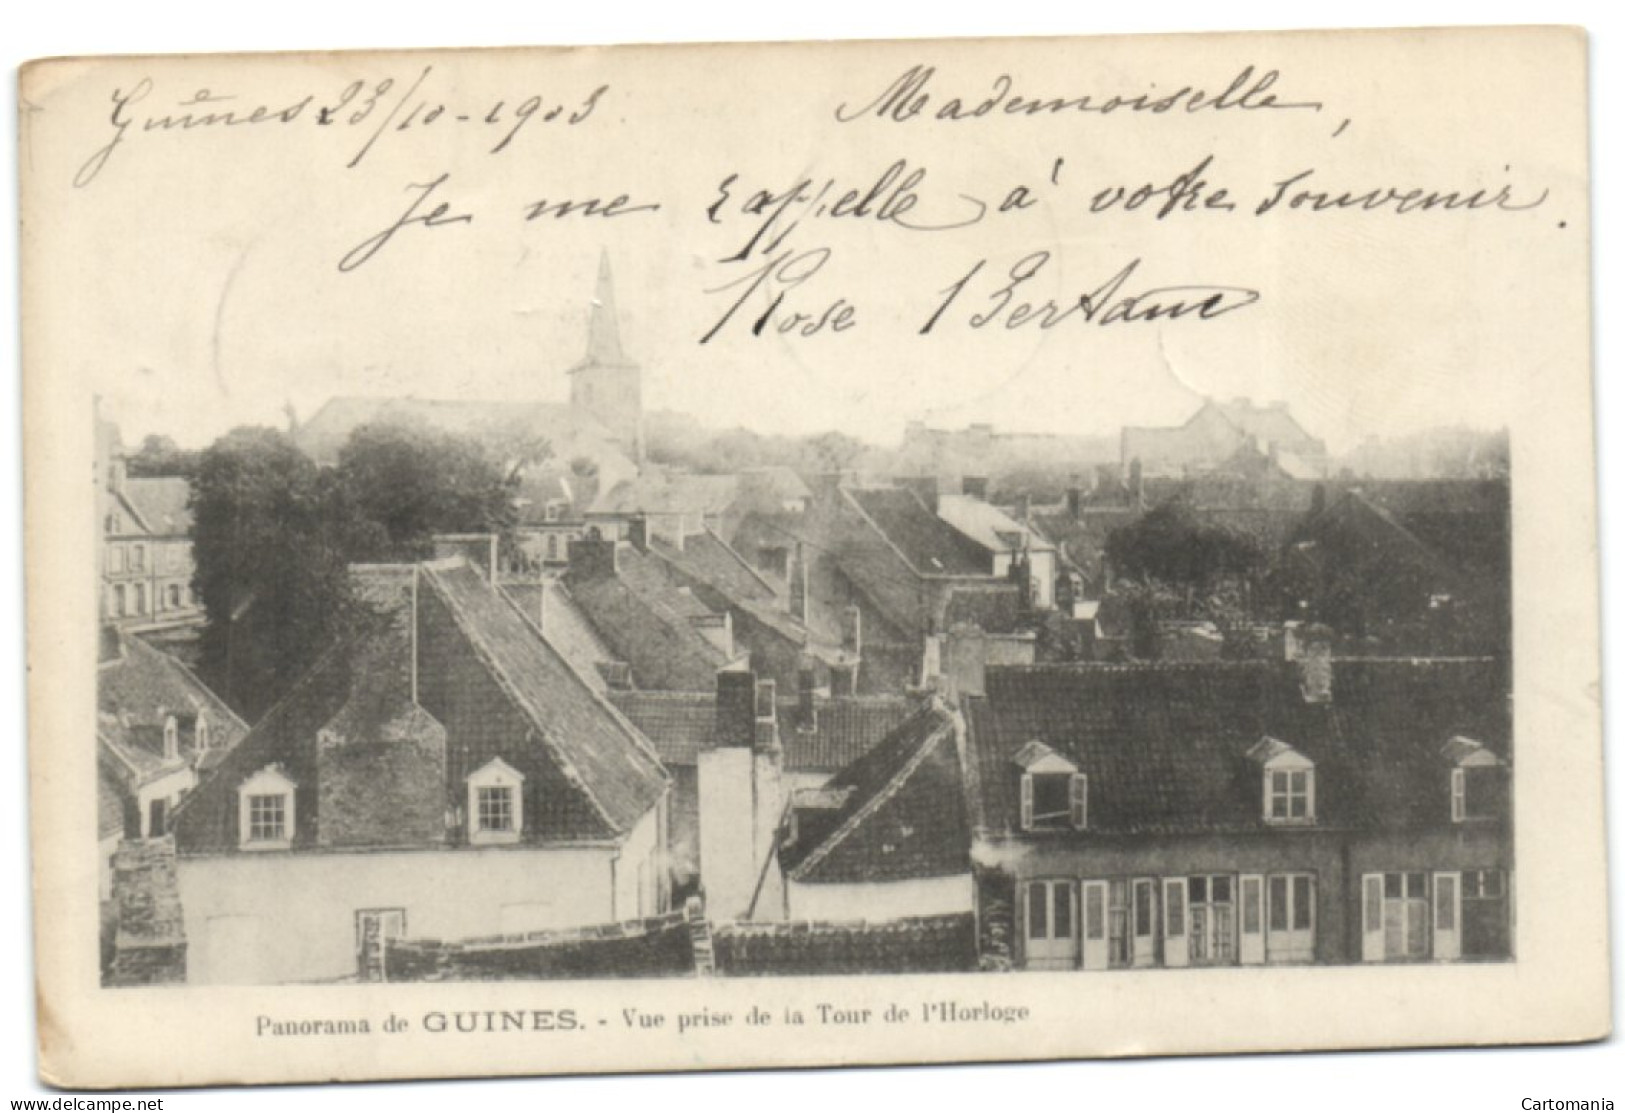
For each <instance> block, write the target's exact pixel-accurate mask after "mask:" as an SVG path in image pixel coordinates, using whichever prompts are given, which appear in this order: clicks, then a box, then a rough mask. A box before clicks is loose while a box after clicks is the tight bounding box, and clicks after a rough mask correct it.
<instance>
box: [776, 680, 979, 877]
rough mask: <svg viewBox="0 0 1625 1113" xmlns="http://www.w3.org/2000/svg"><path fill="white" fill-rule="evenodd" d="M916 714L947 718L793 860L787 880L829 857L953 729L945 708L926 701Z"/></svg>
mask: <svg viewBox="0 0 1625 1113" xmlns="http://www.w3.org/2000/svg"><path fill="white" fill-rule="evenodd" d="M917 714H919V715H921V716H922V717H923V716H926V715H944V716H947V722H945V723H943V724H941V725H940V726H938V727H937V728H936V729H935V730H933V731H932V732H931V733H930V734H928V735H927V736H926V737H925V738H924V739H923V740H921V742H920V743H919V744H918V747H917V748H916V749H915V751H914V753H913V754H912V755H911V756H910V757H909V759H908V760H907V761H906V762H904V763H903V766H902V768H900V769H899V770H898V771H897V772H896V773H895V774H894V775H893V776H892V778H891V779H890V780H889V781H887V782H886V783H885V784H884V785H882V786H881V789H880V791H879V792H877V793H875V794H874V795H873V796H871V797H870V798H869V799H868V800H866V801H865V802H864V804H863V806H862V807H860V808H859V809H858V810H857V811H855V812H853V813H852V814H851V815H850V816H848V817H847V819H846V822H845V823H842V824H841V825H840V826H839V827H837V828H836V829H835V830H834V831H833V832H832V833H831V834H830V835H829V837H828V838H826V839H825V840H824V841H823V842H821V843H819V844H818V845H817V846H816V847H814V848H813V851H812V853H811V854H808V855H807V856H806V857H805V858H803V859H802V860H801V861H800V862H799V863H797V865H796V867H795V869H793V870H791V871H790V878H791V880H793V881H799V880H801V879H802V878H803V877H804V876H806V874H807V871H809V870H810V869H812V868H813V867H814V866H816V865H817V864H818V863H819V862H821V861H823V860H824V859H825V858H827V857H829V856H830V854H832V853H834V851H835V849H836V847H838V846H839V845H840V844H841V843H842V842H844V841H845V840H846V838H847V836H848V835H850V834H851V833H852V832H853V831H855V830H857V828H858V827H859V826H860V825H861V824H862V823H863V821H864V820H866V819H868V818H869V817H870V816H871V815H873V814H874V813H875V812H877V811H879V810H880V808H881V807H882V806H884V805H885V804H886V803H887V802H888V801H890V800H891V799H892V798H893V797H894V796H896V795H897V793H898V792H899V791H900V790H901V789H902V787H903V785H904V784H906V783H907V782H908V779H909V777H911V776H913V775H914V771H915V770H916V769H918V768H919V767H920V766H921V765H923V764H925V759H926V758H927V757H929V756H930V755H931V753H932V751H934V750H935V749H936V748H937V744H938V743H939V742H940V741H941V740H942V735H943V733H944V731H945V730H952V729H953V716H952V714H951V713H950V712H949V711H947V709H945V708H942V707H937V706H935V705H932V704H927V705H926V706H925V707H923V708H921V709H920V711H919V712H917ZM907 725H908V720H906V719H905V720H904V721H903V722H901V723H899V724H898V725H897V727H896V728H895V730H897V731H900V730H902V729H903V728H904V727H906V726H907ZM894 733H895V731H894ZM883 745H885V742H881V743H880V746H883ZM880 746H876V747H875V749H876V750H877V749H879V748H880ZM869 752H870V753H871V754H872V753H874V752H875V751H874V750H870V751H869ZM956 760H957V758H956ZM826 787H827V786H826Z"/></svg>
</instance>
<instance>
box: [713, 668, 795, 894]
mask: <svg viewBox="0 0 1625 1113" xmlns="http://www.w3.org/2000/svg"><path fill="white" fill-rule="evenodd" d="M776 695H777V693H776V692H775V690H774V684H773V682H772V681H771V680H762V681H758V680H757V678H756V676H755V675H754V674H753V673H750V672H745V671H726V670H725V671H722V672H719V673H717V718H716V732H715V738H714V741H713V745H712V746H710V747H709V748H706V749H703V750H701V752H700V755H699V762H698V765H699V768H698V780H699V794H698V795H699V820H700V839H699V843H700V884H701V885H702V886H703V887H704V890H705V900H706V905H707V907H708V909H709V910H710V913H711V915H712V917H713V918H714V919H717V920H723V921H726V920H734V919H740V918H743V917H744V916H746V915H747V914H748V912H749V910H750V905H751V898H752V897H753V895H754V894H755V891H756V881H757V878H758V877H759V876H760V875H761V871H762V869H763V867H764V866H765V865H766V862H767V858H768V855H769V854H770V853H771V852H772V849H773V841H774V835H775V832H776V830H777V827H778V822H779V817H780V815H781V814H782V812H783V810H784V787H783V769H782V766H783V752H782V749H781V748H780V746H779V737H778V714H777V708H776V706H775V699H776Z"/></svg>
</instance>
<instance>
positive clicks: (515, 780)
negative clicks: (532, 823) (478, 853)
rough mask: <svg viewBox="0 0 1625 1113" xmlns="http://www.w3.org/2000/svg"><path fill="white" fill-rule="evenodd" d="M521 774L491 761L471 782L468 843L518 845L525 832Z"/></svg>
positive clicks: (503, 763) (495, 759)
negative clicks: (521, 835)
mask: <svg viewBox="0 0 1625 1113" xmlns="http://www.w3.org/2000/svg"><path fill="white" fill-rule="evenodd" d="M524 783H525V778H524V775H523V774H522V773H520V772H519V771H518V770H516V769H515V768H514V767H513V766H511V765H509V764H508V763H507V762H505V761H503V760H502V759H501V758H492V759H491V760H490V761H488V762H486V763H485V764H484V765H483V766H481V767H480V768H479V770H478V771H476V772H474V773H472V774H470V775H469V778H468V841H469V842H470V843H473V844H474V845H475V846H496V845H501V844H503V843H515V842H518V841H519V835H520V832H521V831H523V830H524V819H525V815H524V807H525V804H524V794H523V791H522V789H523V788H524Z"/></svg>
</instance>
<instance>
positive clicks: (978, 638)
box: [943, 623, 987, 704]
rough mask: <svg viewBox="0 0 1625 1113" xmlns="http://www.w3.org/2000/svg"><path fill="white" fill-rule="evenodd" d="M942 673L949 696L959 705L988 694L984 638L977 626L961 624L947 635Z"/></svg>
mask: <svg viewBox="0 0 1625 1113" xmlns="http://www.w3.org/2000/svg"><path fill="white" fill-rule="evenodd" d="M943 648H944V652H943V656H944V658H945V660H944V661H943V671H944V672H945V673H946V679H947V681H948V696H949V699H950V700H952V701H953V702H954V703H956V704H958V703H960V702H961V701H962V700H964V699H966V698H968V697H970V696H984V695H986V694H987V635H986V634H984V633H983V632H982V628H981V627H980V626H971V625H969V624H966V623H961V624H960V625H958V626H955V627H954V628H953V629H952V630H950V631H948V638H947V642H946V644H945V646H944V647H943Z"/></svg>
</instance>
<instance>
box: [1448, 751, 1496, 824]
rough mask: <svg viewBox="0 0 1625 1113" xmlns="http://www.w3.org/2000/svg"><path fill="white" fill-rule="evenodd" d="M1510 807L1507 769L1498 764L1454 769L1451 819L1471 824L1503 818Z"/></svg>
mask: <svg viewBox="0 0 1625 1113" xmlns="http://www.w3.org/2000/svg"><path fill="white" fill-rule="evenodd" d="M1505 807H1506V770H1505V769H1503V768H1502V767H1501V766H1500V765H1499V764H1496V765H1467V766H1458V767H1456V768H1455V769H1452V770H1450V820H1451V822H1452V823H1470V822H1472V821H1473V820H1478V819H1499V818H1500V817H1501V815H1502V814H1503V811H1504V809H1505Z"/></svg>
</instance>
